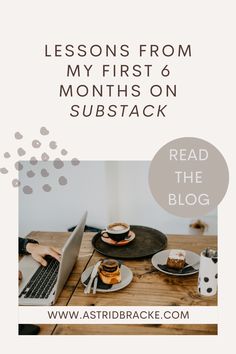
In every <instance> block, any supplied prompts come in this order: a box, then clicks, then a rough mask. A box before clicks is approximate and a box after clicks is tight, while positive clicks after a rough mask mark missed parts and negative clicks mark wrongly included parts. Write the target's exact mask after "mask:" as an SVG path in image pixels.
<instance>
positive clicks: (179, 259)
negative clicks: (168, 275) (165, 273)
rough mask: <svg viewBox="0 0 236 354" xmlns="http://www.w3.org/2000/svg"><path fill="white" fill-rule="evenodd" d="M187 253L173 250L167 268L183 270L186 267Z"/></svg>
mask: <svg viewBox="0 0 236 354" xmlns="http://www.w3.org/2000/svg"><path fill="white" fill-rule="evenodd" d="M185 257H186V252H185V251H184V250H171V251H170V253H169V256H168V259H167V267H168V268H172V269H178V270H181V269H183V267H184V266H185Z"/></svg>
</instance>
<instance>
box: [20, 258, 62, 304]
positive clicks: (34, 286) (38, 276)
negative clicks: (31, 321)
mask: <svg viewBox="0 0 236 354" xmlns="http://www.w3.org/2000/svg"><path fill="white" fill-rule="evenodd" d="M45 259H46V261H47V266H46V267H43V266H40V267H39V268H38V269H37V270H36V272H35V273H34V275H33V276H32V278H31V279H30V281H29V282H28V283H27V284H26V286H25V287H24V289H23V290H22V292H21V293H20V295H19V297H22V296H23V297H24V298H30V299H47V298H48V297H49V295H50V293H51V290H52V288H53V287H54V285H55V284H56V281H57V275H58V269H59V264H60V263H59V262H58V261H57V260H56V259H55V258H53V257H51V256H46V257H45Z"/></svg>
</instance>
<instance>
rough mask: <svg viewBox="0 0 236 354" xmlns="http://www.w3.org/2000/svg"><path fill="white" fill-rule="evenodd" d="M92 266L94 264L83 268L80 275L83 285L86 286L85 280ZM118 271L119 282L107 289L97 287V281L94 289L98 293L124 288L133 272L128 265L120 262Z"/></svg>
mask: <svg viewBox="0 0 236 354" xmlns="http://www.w3.org/2000/svg"><path fill="white" fill-rule="evenodd" d="M93 267H94V266H91V267H89V268H87V269H85V271H84V272H83V273H82V275H81V282H82V284H83V285H84V286H86V283H85V282H86V280H87V279H88V278H89V276H90V274H91V273H92V270H93ZM120 271H121V282H120V283H118V284H113V285H111V286H110V287H109V288H108V289H102V288H99V283H98V286H97V289H96V291H97V292H100V293H111V292H113V291H118V290H121V289H123V288H125V287H126V286H128V285H129V284H130V283H131V281H132V279H133V273H132V271H131V269H129V268H128V267H126V266H125V265H123V264H122V265H121V266H120ZM92 289H93V287H92Z"/></svg>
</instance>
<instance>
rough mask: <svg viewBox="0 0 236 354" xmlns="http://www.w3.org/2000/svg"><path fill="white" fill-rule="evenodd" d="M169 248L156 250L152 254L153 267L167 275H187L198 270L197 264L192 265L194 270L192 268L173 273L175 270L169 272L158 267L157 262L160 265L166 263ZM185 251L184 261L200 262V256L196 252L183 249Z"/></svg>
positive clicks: (189, 262) (190, 262)
mask: <svg viewBox="0 0 236 354" xmlns="http://www.w3.org/2000/svg"><path fill="white" fill-rule="evenodd" d="M170 251H171V250H164V251H161V252H158V253H156V254H154V256H153V257H152V265H153V267H155V268H156V269H158V270H159V271H160V272H162V273H165V274H169V275H176V276H180V277H183V276H187V275H192V274H195V273H197V272H198V271H199V264H198V265H196V266H194V267H193V268H194V270H192V271H191V272H189V273H175V272H173V273H172V272H171V270H170V271H167V270H163V269H161V268H159V267H158V264H162V265H166V263H167V258H168V256H169V253H170ZM185 252H186V263H188V264H189V265H190V264H195V263H197V262H200V256H199V255H198V254H197V253H194V252H191V251H185Z"/></svg>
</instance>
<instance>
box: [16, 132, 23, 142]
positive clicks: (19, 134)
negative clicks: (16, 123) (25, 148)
mask: <svg viewBox="0 0 236 354" xmlns="http://www.w3.org/2000/svg"><path fill="white" fill-rule="evenodd" d="M15 138H16V139H17V140H20V139H22V138H23V135H22V134H21V133H20V132H16V133H15Z"/></svg>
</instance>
